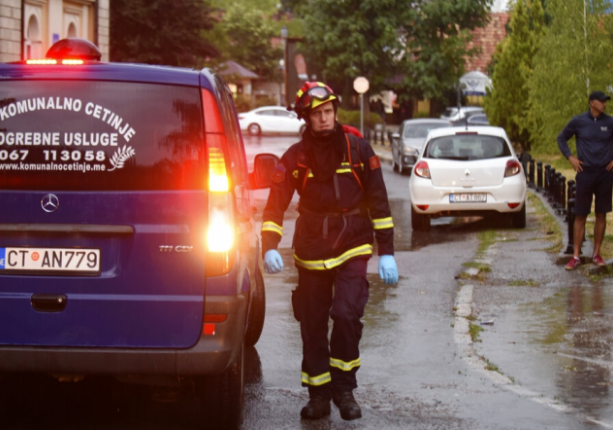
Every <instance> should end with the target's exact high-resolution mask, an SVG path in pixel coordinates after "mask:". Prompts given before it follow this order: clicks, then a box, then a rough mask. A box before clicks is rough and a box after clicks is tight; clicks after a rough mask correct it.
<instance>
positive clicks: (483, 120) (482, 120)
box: [453, 111, 490, 127]
mask: <svg viewBox="0 0 613 430" xmlns="http://www.w3.org/2000/svg"><path fill="white" fill-rule="evenodd" d="M453 125H455V126H457V127H461V126H467V125H469V126H470V125H490V123H489V121H488V119H487V115H486V114H485V112H482V111H469V112H466V116H465V117H464V118H463V119H459V120H457V121H453Z"/></svg>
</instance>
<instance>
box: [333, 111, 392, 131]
mask: <svg viewBox="0 0 613 430" xmlns="http://www.w3.org/2000/svg"><path fill="white" fill-rule="evenodd" d="M338 122H340V123H341V124H347V125H352V126H354V127H357V128H359V127H360V111H359V110H344V109H341V108H338ZM382 122H383V119H381V116H379V114H376V113H374V112H371V113H370V115H368V116H364V127H368V128H372V127H374V126H375V124H380V123H382Z"/></svg>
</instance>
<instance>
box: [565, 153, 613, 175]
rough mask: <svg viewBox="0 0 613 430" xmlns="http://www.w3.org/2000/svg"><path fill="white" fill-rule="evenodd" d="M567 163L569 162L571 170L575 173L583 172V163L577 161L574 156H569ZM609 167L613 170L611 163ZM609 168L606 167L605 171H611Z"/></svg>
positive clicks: (612, 163)
mask: <svg viewBox="0 0 613 430" xmlns="http://www.w3.org/2000/svg"><path fill="white" fill-rule="evenodd" d="M568 161H570V164H571V165H572V166H573V169H575V172H581V171H583V161H581V160H579V159H578V158H577V157H575V156H574V155H571V156H570V157H568ZM609 166H611V168H613V161H612V162H611V163H609ZM609 166H607V170H611V169H610V168H609Z"/></svg>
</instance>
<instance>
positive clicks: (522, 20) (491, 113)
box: [484, 0, 544, 150]
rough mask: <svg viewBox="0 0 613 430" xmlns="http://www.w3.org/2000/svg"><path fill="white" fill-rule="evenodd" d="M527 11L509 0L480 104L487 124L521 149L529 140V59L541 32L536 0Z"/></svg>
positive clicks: (518, 2) (521, 1)
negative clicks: (506, 31)
mask: <svg viewBox="0 0 613 430" xmlns="http://www.w3.org/2000/svg"><path fill="white" fill-rule="evenodd" d="M531 11H532V13H531V16H530V15H529V14H528V11H527V10H526V5H525V4H524V0H516V1H515V2H514V3H512V5H511V13H510V29H509V30H510V32H509V35H508V36H507V38H506V39H505V40H504V41H503V42H502V43H500V44H498V46H497V47H496V53H495V55H494V62H495V67H494V73H493V74H492V89H491V90H490V91H489V94H488V96H487V97H486V98H485V103H484V108H485V112H486V113H487V115H488V119H489V121H490V123H491V124H493V125H498V126H500V127H503V128H504V129H505V130H506V132H507V135H508V136H509V139H511V141H512V142H513V143H515V144H519V145H520V146H521V147H522V148H523V149H524V150H529V149H530V143H531V140H532V138H531V134H530V131H529V129H528V127H527V124H528V122H529V115H530V112H529V109H528V106H529V105H528V97H527V94H528V91H529V89H528V82H529V80H530V77H531V75H532V69H533V58H534V55H535V53H536V49H537V46H538V41H539V39H540V37H541V36H542V32H543V20H544V14H543V8H542V6H541V3H540V1H538V0H537V1H535V2H533V6H532V10H531ZM530 22H532V27H533V28H532V29H531V28H530Z"/></svg>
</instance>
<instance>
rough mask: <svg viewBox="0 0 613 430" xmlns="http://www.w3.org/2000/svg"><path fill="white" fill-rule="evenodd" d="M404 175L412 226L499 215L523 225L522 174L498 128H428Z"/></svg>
mask: <svg viewBox="0 0 613 430" xmlns="http://www.w3.org/2000/svg"><path fill="white" fill-rule="evenodd" d="M422 150H423V152H422V154H420V156H419V158H418V159H417V163H416V164H415V166H414V167H413V174H412V175H411V178H410V179H409V193H410V197H411V225H412V227H413V230H427V229H429V228H430V218H435V217H441V216H488V215H493V216H505V217H507V218H509V220H510V222H511V224H512V225H513V227H515V228H524V227H525V226H526V204H525V200H526V176H525V174H524V171H523V168H522V166H521V163H520V162H519V160H518V159H517V155H516V154H515V152H514V151H513V147H512V145H511V142H510V141H509V139H508V137H507V135H506V133H505V131H504V129H502V128H500V127H468V128H466V127H451V128H439V129H436V130H432V131H431V132H430V134H429V135H428V139H427V141H426V143H425V144H424V147H423V149H422Z"/></svg>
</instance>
